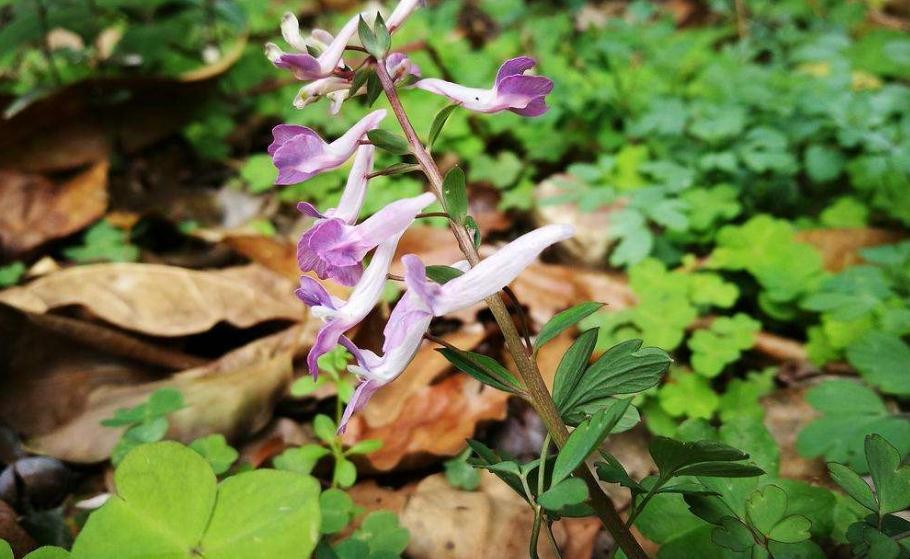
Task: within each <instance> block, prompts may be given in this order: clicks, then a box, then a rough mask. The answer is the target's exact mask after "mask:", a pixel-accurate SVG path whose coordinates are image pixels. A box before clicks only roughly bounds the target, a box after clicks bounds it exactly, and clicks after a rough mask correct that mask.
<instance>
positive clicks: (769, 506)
mask: <svg viewBox="0 0 910 559" xmlns="http://www.w3.org/2000/svg"><path fill="white" fill-rule="evenodd" d="M786 514H787V493H786V492H785V491H784V490H783V489H781V488H780V487H778V486H776V485H769V486H767V487H765V488H764V489H760V490H757V491H755V492H754V493H752V495H751V496H750V497H749V499H748V500H747V501H746V515H747V516H748V518H749V523H750V524H751V525H752V526H753V527H755V529H756V530H758V531H759V532H761V533H762V534H765V535H768V534H770V533H771V529H772V528H774V526H775V525H776V524H777V523H778V522H780V521H781V520H783V519H784V516H785V515H786Z"/></svg>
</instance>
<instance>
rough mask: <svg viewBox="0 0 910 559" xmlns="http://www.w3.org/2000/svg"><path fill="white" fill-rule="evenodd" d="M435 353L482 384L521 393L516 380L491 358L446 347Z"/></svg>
mask: <svg viewBox="0 0 910 559" xmlns="http://www.w3.org/2000/svg"><path fill="white" fill-rule="evenodd" d="M436 351H438V352H439V353H441V354H442V355H443V357H445V358H446V359H448V361H449V363H451V364H452V365H454V366H455V368H456V369H458V370H459V371H462V372H464V373H467V374H469V375H471V376H472V377H474V378H476V379H477V380H479V381H480V382H482V383H484V384H487V385H489V386H492V387H493V388H496V389H497V390H502V391H504V392H511V393H512V394H518V393H520V392H521V385H520V384H519V383H518V379H516V378H515V376H514V375H513V374H512V373H511V372H509V370H508V369H506V368H505V367H503V366H502V365H500V364H499V363H498V362H497V361H496V360H495V359H493V358H492V357H487V356H486V355H481V354H479V353H474V352H472V351H464V350H461V349H452V348H447V347H444V348H440V349H437V350H436Z"/></svg>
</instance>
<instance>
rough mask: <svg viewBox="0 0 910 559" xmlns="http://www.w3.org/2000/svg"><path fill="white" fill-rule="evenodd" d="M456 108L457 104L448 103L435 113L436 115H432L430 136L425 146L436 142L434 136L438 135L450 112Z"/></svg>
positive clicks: (431, 145)
mask: <svg viewBox="0 0 910 559" xmlns="http://www.w3.org/2000/svg"><path fill="white" fill-rule="evenodd" d="M457 108H458V105H448V106H446V107H444V108H443V109H442V110H440V111H439V112H438V113H436V116H435V117H433V124H432V125H430V136H429V138H428V140H427V147H431V148H432V147H433V144H434V143H436V138H438V137H439V133H440V132H442V129H443V127H444V126H445V125H446V121H447V120H449V117H450V116H451V115H452V112H453V111H454V110H455V109H457Z"/></svg>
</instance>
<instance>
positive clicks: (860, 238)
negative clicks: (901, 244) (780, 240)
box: [796, 228, 906, 272]
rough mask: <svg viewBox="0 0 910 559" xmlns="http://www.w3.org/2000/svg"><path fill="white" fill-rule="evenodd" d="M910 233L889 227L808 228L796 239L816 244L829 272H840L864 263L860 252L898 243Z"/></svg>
mask: <svg viewBox="0 0 910 559" xmlns="http://www.w3.org/2000/svg"><path fill="white" fill-rule="evenodd" d="M905 237H906V235H905V234H903V233H900V232H898V231H889V230H887V229H873V228H865V229H806V230H804V231H799V232H798V233H797V234H796V239H797V240H798V241H802V242H804V243H809V244H810V245H812V246H814V247H815V248H817V249H818V250H819V252H821V254H822V262H823V265H824V267H825V269H826V270H828V271H829V272H839V271H841V270H843V269H844V268H846V267H847V266H852V265H854V264H858V263H860V262H862V258H861V257H860V255H859V251H860V250H862V249H864V248H867V247H872V246H877V245H885V244H889V243H896V242H898V241H900V240H901V239H903V238H905Z"/></svg>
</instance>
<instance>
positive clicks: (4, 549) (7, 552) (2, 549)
mask: <svg viewBox="0 0 910 559" xmlns="http://www.w3.org/2000/svg"><path fill="white" fill-rule="evenodd" d="M0 559H16V558H15V557H13V550H12V548H11V547H10V546H9V543H8V542H7V541H6V540H4V539H2V538H0Z"/></svg>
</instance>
